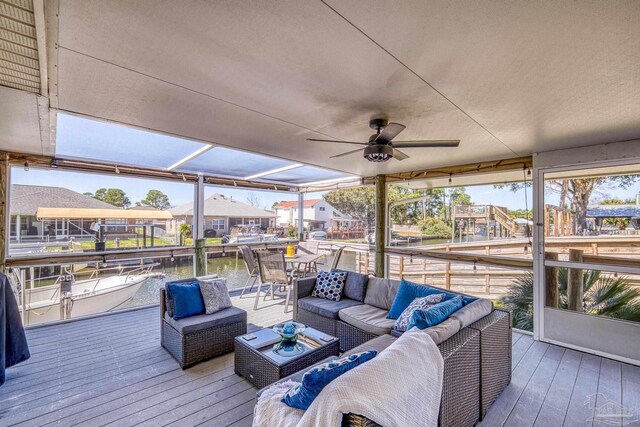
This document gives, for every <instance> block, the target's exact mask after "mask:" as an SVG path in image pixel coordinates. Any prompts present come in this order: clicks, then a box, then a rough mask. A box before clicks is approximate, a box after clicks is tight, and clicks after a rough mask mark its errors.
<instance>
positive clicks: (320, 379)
mask: <svg viewBox="0 0 640 427" xmlns="http://www.w3.org/2000/svg"><path fill="white" fill-rule="evenodd" d="M376 354H378V352H377V351H375V350H370V351H365V352H363V353H355V354H351V355H349V356H346V357H343V358H341V359H336V360H332V361H330V362H327V363H323V364H322V365H318V366H316V367H315V368H311V369H310V370H309V371H307V372H306V373H305V374H304V376H303V377H302V382H301V383H300V384H297V385H295V386H293V387H291V389H290V390H289V391H288V392H287V393H285V395H284V397H283V398H282V401H283V402H284V403H286V404H287V405H289V406H291V407H292V408H298V409H303V410H307V409H308V408H309V406H311V403H312V402H313V400H314V399H315V398H316V397H317V396H318V395H319V394H320V392H321V391H322V389H323V388H324V387H325V386H326V385H327V384H329V383H330V382H331V381H333V380H335V379H336V378H338V377H339V376H340V375H342V374H344V373H345V372H347V371H349V370H350V369H353V368H355V367H356V366H358V365H360V364H362V363H364V362H366V361H367V360H371V359H373V357H374V356H375V355H376Z"/></svg>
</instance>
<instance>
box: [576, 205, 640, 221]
mask: <svg viewBox="0 0 640 427" xmlns="http://www.w3.org/2000/svg"><path fill="white" fill-rule="evenodd" d="M587 217H589V218H635V217H640V206H638V205H596V206H590V207H589V208H588V209H587Z"/></svg>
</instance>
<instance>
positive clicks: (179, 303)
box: [167, 281, 205, 320]
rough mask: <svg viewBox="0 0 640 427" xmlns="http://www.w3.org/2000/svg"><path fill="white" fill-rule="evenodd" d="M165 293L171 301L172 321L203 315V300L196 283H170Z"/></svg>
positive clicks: (198, 285)
mask: <svg viewBox="0 0 640 427" xmlns="http://www.w3.org/2000/svg"><path fill="white" fill-rule="evenodd" d="M167 292H170V293H171V298H172V299H173V320H178V319H183V318H185V317H189V316H195V315H197V314H204V312H205V307H204V300H203V299H202V293H201V292H200V284H199V283H198V282H197V281H194V282H190V283H170V284H168V285H167Z"/></svg>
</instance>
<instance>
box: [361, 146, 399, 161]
mask: <svg viewBox="0 0 640 427" xmlns="http://www.w3.org/2000/svg"><path fill="white" fill-rule="evenodd" d="M392 157H393V148H391V147H390V146H388V145H380V144H375V145H369V146H368V147H367V148H365V149H364V158H365V159H367V160H369V161H370V162H386V161H387V160H389V159H390V158H392Z"/></svg>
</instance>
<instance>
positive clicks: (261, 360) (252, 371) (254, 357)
mask: <svg viewBox="0 0 640 427" xmlns="http://www.w3.org/2000/svg"><path fill="white" fill-rule="evenodd" d="M339 351H340V343H339V341H338V340H336V341H334V342H332V343H329V344H326V345H323V346H322V347H320V348H317V349H315V350H313V351H311V352H310V353H309V354H305V355H303V356H302V357H299V358H296V359H294V360H293V361H291V362H290V363H285V364H283V365H280V366H278V365H276V364H275V363H274V362H272V361H271V360H269V359H268V358H267V357H265V356H264V354H262V352H260V351H258V350H256V349H254V348H252V347H250V346H248V345H246V344H245V343H243V342H241V341H240V339H239V338H236V340H235V363H234V365H235V372H236V374H238V375H241V376H243V377H244V378H245V379H246V380H247V381H249V382H250V383H251V384H253V385H254V386H256V387H257V388H258V389H261V388H264V387H266V386H268V385H269V384H273V383H275V382H276V381H278V380H280V379H282V378H284V377H287V376H289V375H291V374H295V373H296V372H298V371H301V370H303V369H305V368H308V367H309V366H311V365H314V364H316V363H318V362H320V361H322V360H324V359H326V358H327V357H330V356H337V355H338V354H339Z"/></svg>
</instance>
